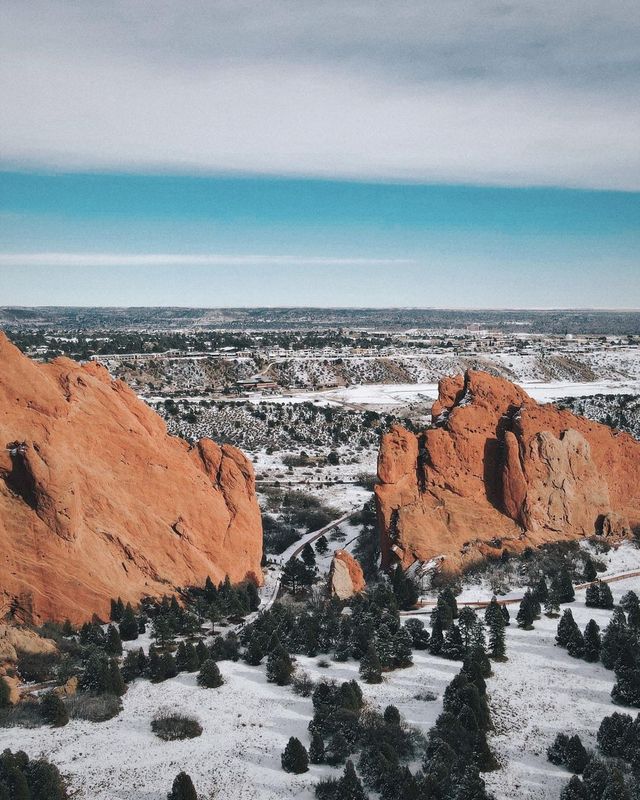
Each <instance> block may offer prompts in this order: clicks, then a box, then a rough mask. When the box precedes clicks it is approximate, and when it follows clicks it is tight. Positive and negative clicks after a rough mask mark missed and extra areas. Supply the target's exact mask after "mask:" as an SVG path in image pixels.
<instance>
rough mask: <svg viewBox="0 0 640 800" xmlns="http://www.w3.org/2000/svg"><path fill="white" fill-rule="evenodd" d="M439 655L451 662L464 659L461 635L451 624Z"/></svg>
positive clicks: (456, 627) (458, 629) (455, 626)
mask: <svg viewBox="0 0 640 800" xmlns="http://www.w3.org/2000/svg"><path fill="white" fill-rule="evenodd" d="M440 655H442V656H443V657H444V658H450V659H451V660H452V661H461V660H462V658H463V657H464V644H463V642H462V634H461V633H460V628H459V627H458V626H457V625H455V624H453V623H452V625H451V627H450V628H449V630H448V631H447V635H446V636H445V639H444V644H443V646H442V651H441V653H440Z"/></svg>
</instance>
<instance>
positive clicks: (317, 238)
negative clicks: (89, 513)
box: [0, 0, 640, 308]
mask: <svg viewBox="0 0 640 800" xmlns="http://www.w3.org/2000/svg"><path fill="white" fill-rule="evenodd" d="M0 48H1V50H2V53H3V58H2V59H0V99H1V101H2V108H3V114H2V116H3V122H2V125H0V305H12V304H15V305H32V304H33V305H44V304H47V305H55V304H60V305H62V304H80V305H199V306H202V305H209V306H222V305H233V306H238V305H319V306H389V305H397V306H440V307H518V308H525V307H539V308H549V307H555V308H557V307H598V308H623V307H624V308H640V257H639V255H638V254H639V253H640V148H639V147H638V141H639V140H640V104H639V103H638V102H637V98H638V96H639V89H640V16H639V15H638V14H637V5H636V3H635V2H627V1H626V0H614V1H613V2H611V3H609V4H607V5H606V6H603V4H602V3H601V2H591V0H580V2H578V1H577V0H567V1H566V2H564V3H562V4H559V3H557V2H547V0H535V1H532V0H529V1H528V2H527V1H522V2H518V3H510V2H504V1H499V2H495V1H493V0H446V2H445V1H444V0H437V1H429V0H419V1H418V0H397V1H396V2H394V3H388V2H378V1H377V0H367V1H365V0H348V1H347V0H339V1H338V0H325V2H323V3H317V2H312V1H311V0H261V2H260V3H258V4H256V3H253V2H244V0H206V2H205V1H204V0H203V1H202V2H200V0H189V2H184V0H155V2H153V3H151V2H145V1H144V0H139V1H138V2H136V3H131V2H128V1H127V2H124V1H123V2H119V1H118V0H114V2H110V3H104V2H101V1H100V2H98V0H83V2H82V3H68V2H66V1H65V2H63V1H62V0H61V1H60V2H56V0H29V2H28V3H24V2H22V1H16V2H14V0H3V3H2V25H0Z"/></svg>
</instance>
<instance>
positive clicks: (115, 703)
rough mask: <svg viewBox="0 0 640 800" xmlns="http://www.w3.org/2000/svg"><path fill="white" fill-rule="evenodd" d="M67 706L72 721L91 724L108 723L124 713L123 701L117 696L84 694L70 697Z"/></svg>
mask: <svg viewBox="0 0 640 800" xmlns="http://www.w3.org/2000/svg"><path fill="white" fill-rule="evenodd" d="M66 706H67V711H68V712H69V716H70V717H71V718H72V719H84V720H88V721H89V722H106V720H108V719H113V717H116V716H117V715H118V714H119V713H120V712H121V711H122V701H121V700H120V698H119V697H118V696H117V695H115V694H99V695H90V694H86V693H84V692H82V693H80V694H76V695H74V696H73V697H70V698H69V699H68V700H67V702H66Z"/></svg>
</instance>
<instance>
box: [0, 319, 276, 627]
mask: <svg viewBox="0 0 640 800" xmlns="http://www.w3.org/2000/svg"><path fill="white" fill-rule="evenodd" d="M261 556H262V523H261V518H260V511H259V508H258V503H257V500H256V496H255V485H254V475H253V469H252V466H251V464H250V463H249V461H248V460H247V459H246V458H245V456H244V455H243V454H242V453H241V452H240V451H239V450H237V449H236V448H234V447H230V446H228V445H223V446H222V447H219V446H218V445H217V444H215V443H214V442H212V441H210V440H208V439H203V440H201V441H200V442H198V444H197V445H195V446H194V447H190V446H189V444H188V443H187V442H185V441H183V440H182V439H178V438H176V437H172V436H169V435H168V434H167V432H166V428H165V424H164V422H163V421H162V419H161V418H160V417H159V416H158V415H157V414H156V413H155V412H153V411H152V410H151V409H150V408H148V407H147V406H146V405H145V404H144V403H143V402H142V401H140V400H139V399H138V398H137V397H136V396H135V394H134V393H133V392H132V391H131V390H130V389H129V388H128V387H127V386H126V385H125V384H123V383H122V382H120V381H113V380H111V378H110V376H109V374H108V373H107V371H106V370H105V369H104V368H103V367H101V366H99V365H96V364H86V365H84V366H81V365H79V364H77V363H76V362H74V361H70V360H68V359H65V358H60V359H57V360H56V361H54V362H52V363H51V364H44V365H38V364H36V363H34V362H32V361H30V360H29V359H28V358H26V357H24V356H23V355H22V354H21V353H20V352H19V351H18V350H17V348H15V347H14V346H13V345H12V344H10V343H9V341H8V340H7V339H6V337H5V336H4V335H3V334H2V333H0V603H1V608H0V617H1V616H4V614H6V613H8V612H14V613H15V614H16V615H17V616H18V617H20V616H22V617H24V618H29V617H30V618H32V619H35V620H40V619H45V618H47V619H48V618H54V619H64V618H66V617H68V618H69V619H71V620H72V621H74V622H78V621H81V620H84V619H87V618H89V617H91V615H92V614H93V613H97V614H98V615H100V616H101V617H105V615H106V614H107V612H108V609H109V600H110V598H112V597H117V596H118V595H119V596H121V597H122V598H123V599H124V600H131V601H134V602H135V601H138V600H139V599H140V597H141V596H143V595H159V594H165V593H169V592H171V591H172V590H173V589H175V588H176V587H178V586H185V585H188V584H197V583H201V582H202V581H204V580H205V578H206V576H207V575H210V576H211V578H212V579H213V580H218V581H220V580H223V579H224V576H225V575H227V574H228V575H229V576H230V578H231V580H232V581H241V580H244V579H245V578H252V579H254V580H256V581H259V580H260V576H261V571H260V559H261Z"/></svg>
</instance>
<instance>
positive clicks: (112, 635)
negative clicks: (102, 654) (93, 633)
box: [104, 625, 122, 656]
mask: <svg viewBox="0 0 640 800" xmlns="http://www.w3.org/2000/svg"><path fill="white" fill-rule="evenodd" d="M104 649H105V651H106V652H107V653H108V654H109V655H110V656H121V655H122V640H121V639H120V634H119V633H118V629H117V628H116V626H115V625H109V627H108V628H107V643H106V645H105V648H104Z"/></svg>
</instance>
